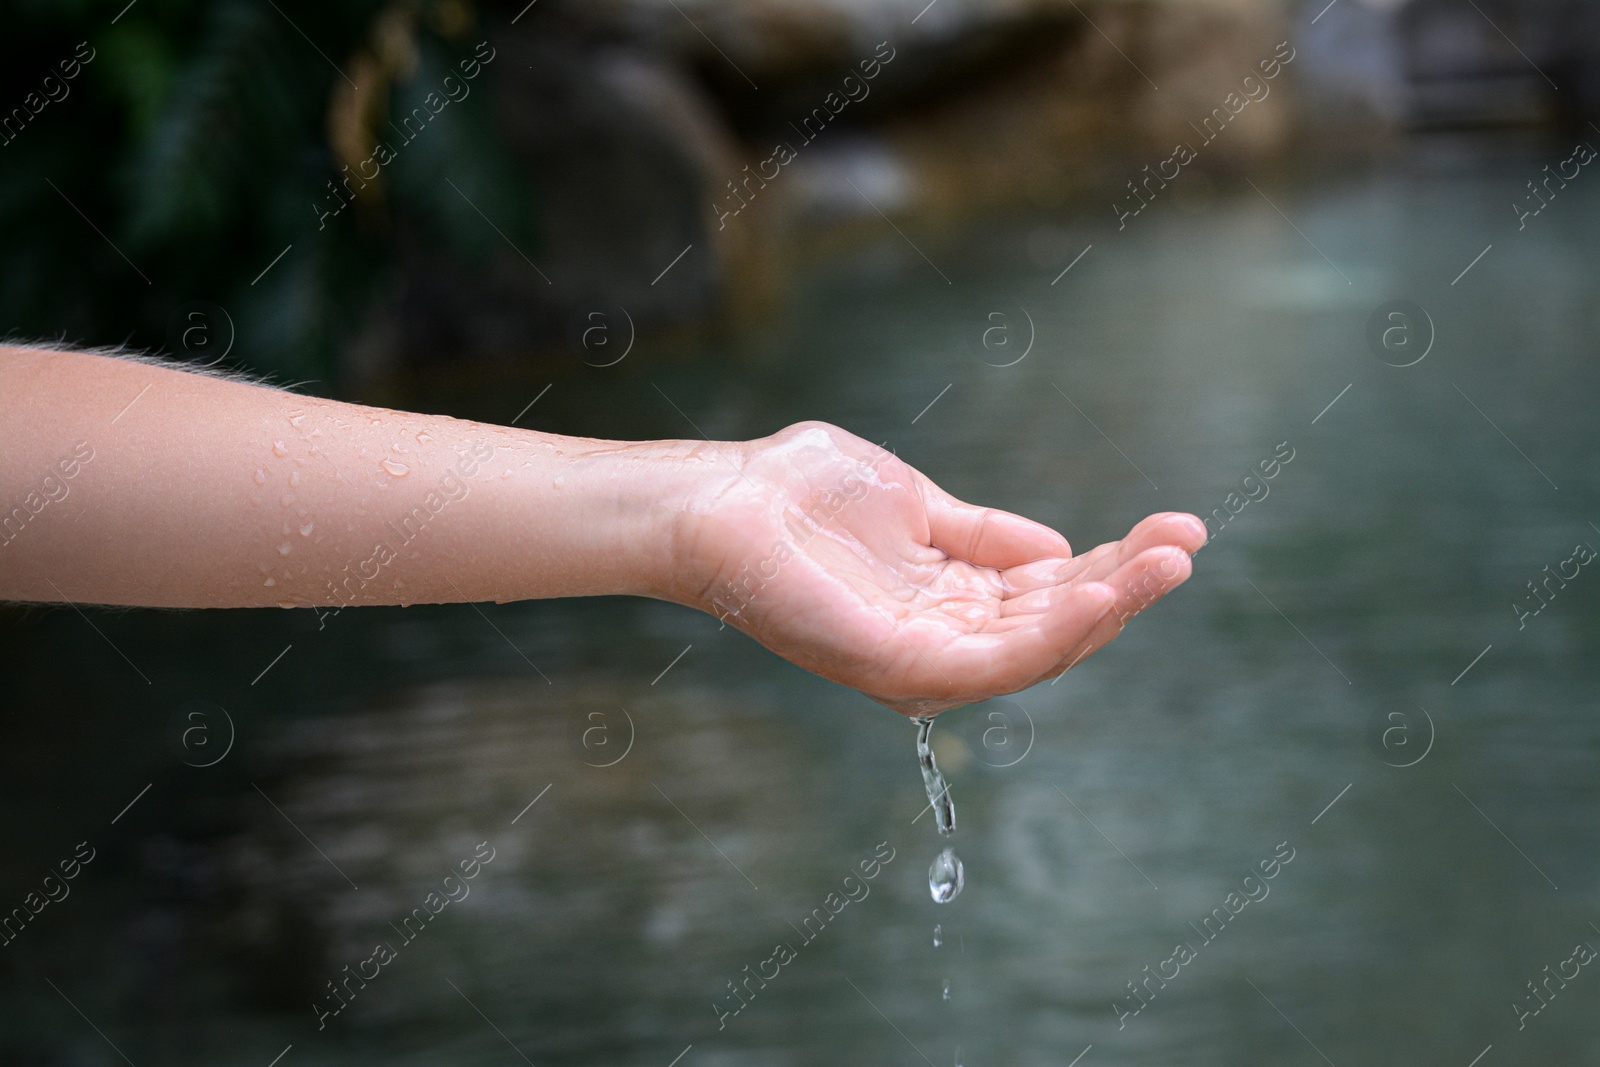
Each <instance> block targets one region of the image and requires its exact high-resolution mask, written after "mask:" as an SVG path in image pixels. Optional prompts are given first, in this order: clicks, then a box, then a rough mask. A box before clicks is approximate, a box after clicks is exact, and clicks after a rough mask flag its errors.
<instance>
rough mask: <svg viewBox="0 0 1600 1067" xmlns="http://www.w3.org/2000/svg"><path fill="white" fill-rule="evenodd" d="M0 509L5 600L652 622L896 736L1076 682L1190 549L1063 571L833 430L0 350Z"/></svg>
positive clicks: (1095, 557) (1112, 553)
mask: <svg viewBox="0 0 1600 1067" xmlns="http://www.w3.org/2000/svg"><path fill="white" fill-rule="evenodd" d="M85 455H90V456H91V458H88V459H84V458H83V457H84V456H85ZM69 469H70V470H71V474H70V475H69V474H68V473H67V472H68V470H69ZM0 506H3V507H4V508H6V509H8V510H5V511H3V512H0V599H5V600H14V601H36V602H50V603H62V602H71V603H76V604H83V603H92V604H117V605H135V606H148V607H169V608H215V607H263V606H272V605H278V606H281V607H310V608H315V609H317V610H318V611H319V612H323V611H328V610H332V609H342V608H343V607H347V606H356V605H363V604H417V603H460V602H470V601H483V600H494V601H499V602H504V601H508V600H522V599H532V598H540V597H558V596H593V595H602V594H629V595H635V596H648V597H655V598H658V599H662V600H669V601H673V602H675V603H679V604H685V605H688V606H690V607H694V608H697V609H700V610H703V611H707V612H710V613H712V614H714V615H716V616H717V617H719V618H721V619H723V620H724V621H725V622H726V623H727V624H728V625H731V626H734V627H737V628H738V629H740V630H743V631H744V632H745V633H747V634H749V635H750V636H751V637H754V638H755V639H756V640H757V641H760V642H761V643H762V644H763V645H765V646H766V647H768V648H769V649H771V650H772V651H774V652H776V653H778V654H779V655H781V656H784V657H785V658H787V659H789V660H792V661H793V662H795V663H797V664H799V665H800V666H802V667H805V668H806V669H808V670H811V671H814V672H815V673H817V674H820V675H822V676H823V677H825V678H829V679H831V680H833V681H835V682H839V683H840V684H842V685H847V686H851V687H852V688H855V689H858V690H860V691H861V692H863V693H865V694H867V695H868V696H870V697H872V698H873V699H874V700H877V701H879V702H881V703H883V704H885V705H887V706H889V707H891V708H893V709H894V710H896V711H898V712H901V713H903V714H907V715H922V714H934V713H936V712H938V711H942V710H945V709H947V708H952V707H957V706H959V705H962V704H968V703H972V702H974V701H979V700H985V699H988V698H989V697H992V696H997V695H1000V694H1004V693H1012V692H1016V691H1017V690H1020V689H1025V688H1027V687H1028V686H1031V685H1033V684H1035V683H1037V682H1039V681H1042V680H1045V679H1048V678H1052V677H1055V676H1056V675H1058V674H1060V673H1061V672H1063V671H1065V670H1067V669H1068V668H1069V667H1071V666H1073V665H1075V664H1076V663H1079V662H1081V661H1082V660H1083V659H1084V658H1086V657H1087V656H1088V655H1089V654H1091V653H1093V652H1094V651H1096V650H1097V649H1099V648H1101V647H1102V646H1104V645H1105V644H1106V643H1107V642H1109V641H1110V640H1112V639H1113V638H1114V637H1115V636H1116V635H1117V634H1118V633H1119V632H1120V631H1121V629H1122V627H1123V625H1124V624H1125V623H1126V622H1127V620H1128V619H1129V618H1131V617H1132V616H1133V615H1134V614H1136V613H1138V612H1139V611H1141V610H1143V609H1144V608H1146V607H1148V606H1149V605H1150V604H1152V603H1154V602H1155V601H1156V600H1158V599H1160V597H1161V596H1163V595H1164V594H1166V593H1167V592H1169V591H1170V590H1172V589H1173V588H1175V587H1176V586H1178V585H1179V584H1181V583H1182V582H1183V581H1184V580H1185V579H1186V578H1187V577H1188V576H1189V571H1190V556H1192V555H1193V554H1194V552H1196V551H1197V550H1198V549H1199V548H1200V546H1201V545H1202V544H1203V543H1204V541H1205V527H1204V526H1203V525H1202V524H1201V522H1200V520H1199V519H1197V518H1195V517H1194V516H1192V515H1184V514H1176V513H1163V514H1157V515H1152V516H1150V517H1149V518H1147V519H1145V520H1144V521H1142V522H1140V523H1139V524H1138V525H1137V526H1135V527H1134V528H1133V530H1132V531H1131V532H1130V533H1129V534H1128V536H1127V537H1125V538H1123V539H1122V540H1120V541H1113V542H1110V543H1108V544H1104V545H1101V546H1099V547H1098V548H1095V549H1093V550H1091V551H1089V552H1086V553H1084V554H1082V555H1078V556H1074V555H1073V554H1072V550H1071V548H1070V547H1069V546H1068V544H1067V541H1066V539H1065V538H1063V537H1062V536H1061V535H1060V534H1058V533H1056V532H1055V531H1053V530H1051V529H1049V528H1048V527H1045V526H1042V525H1040V524H1038V523H1035V522H1032V521H1031V520H1028V519H1025V518H1022V517H1021V516H1018V515H1013V514H1010V513H1007V512H1002V511H995V510H991V509H987V508H982V507H978V506H975V505H972V504H967V503H964V502H962V501H960V500H957V499H956V498H954V497H952V496H950V495H949V494H947V493H945V492H944V491H943V490H941V489H940V488H939V487H938V486H936V485H935V484H934V483H933V482H932V481H930V480H929V479H928V478H927V477H926V476H924V475H923V474H921V473H920V472H918V471H916V470H914V469H913V468H912V467H910V466H908V465H907V464H905V463H903V462H901V461H900V460H898V459H896V458H895V457H894V456H893V455H891V454H889V453H888V452H886V451H884V450H883V449H880V448H878V447H877V446H875V445H872V444H870V443H868V442H866V441H864V440H862V439H861V438H859V437H856V436H854V435H853V434H850V433H847V432H846V431H844V430H841V429H839V428H838V427H835V426H830V425H827V424H825V423H818V422H808V423H800V424H797V425H795V426H790V427H788V428H786V429H784V430H781V431H779V432H778V433H776V434H773V435H772V436H770V437H764V438H760V439H757V440H754V441H730V442H720V441H719V442H706V441H600V440H594V439H590V438H577V437H561V436H556V435H553V434H544V433H538V432H535V431H531V430H520V429H516V428H514V427H503V426H491V425H486V424H483V423H474V422H464V421H461V420H457V419H451V418H447V417H444V416H440V415H424V414H415V413H411V412H401V411H390V410H387V409H384V408H372V407H364V406H361V405H355V404H344V403H338V402H335V401H330V400H321V399H317V398H313V397H305V396H300V395H297V394H295V393H290V392H285V391H282V390H278V389H272V388H268V387H264V386H259V385H254V384H249V383H244V382H238V381H229V380H224V379H221V378H217V377H212V376H209V375H204V374H197V373H192V372H190V371H186V370H180V369H177V368H175V367H172V366H170V365H156V364H152V363H150V362H142V361H136V360H131V359H120V358H111V357H106V356H100V355H94V354H90V353H75V352H58V351H46V350H40V349H28V348H17V347H0Z"/></svg>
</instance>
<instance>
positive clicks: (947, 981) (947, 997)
mask: <svg viewBox="0 0 1600 1067" xmlns="http://www.w3.org/2000/svg"><path fill="white" fill-rule="evenodd" d="M944 1002H945V1003H946V1004H948V1003H950V979H948V978H946V979H945V980H944Z"/></svg>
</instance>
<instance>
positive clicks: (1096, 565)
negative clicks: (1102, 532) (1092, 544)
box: [1061, 511, 1206, 582]
mask: <svg viewBox="0 0 1600 1067" xmlns="http://www.w3.org/2000/svg"><path fill="white" fill-rule="evenodd" d="M1205 543H1206V528H1205V524H1204V523H1202V522H1201V521H1200V520H1199V519H1197V518H1195V517H1194V516H1193V515H1188V514H1185V513H1183V512H1178V511H1164V512H1161V513H1159V514H1156V515H1151V516H1150V517H1149V518H1146V519H1143V520H1141V521H1140V522H1139V523H1138V524H1137V525H1135V526H1134V528H1133V529H1132V530H1130V531H1128V536H1127V537H1124V538H1123V539H1122V540H1120V541H1108V542H1106V543H1105V544H1103V545H1100V546H1098V547H1096V548H1094V549H1091V550H1090V551H1088V552H1085V553H1084V554H1083V555H1081V556H1079V557H1078V558H1077V559H1076V560H1074V561H1073V563H1074V564H1076V566H1069V567H1066V568H1064V569H1063V572H1062V577H1061V580H1062V581H1074V580H1076V581H1088V582H1101V581H1105V580H1106V579H1107V578H1108V577H1110V576H1111V574H1113V573H1114V572H1115V571H1116V570H1117V569H1118V568H1119V567H1123V566H1126V565H1127V563H1128V561H1129V560H1132V559H1135V558H1137V557H1138V556H1139V555H1140V554H1141V553H1144V552H1148V551H1150V550H1151V549H1154V548H1160V547H1163V546H1166V545H1171V546H1175V547H1177V548H1179V549H1182V550H1183V552H1184V554H1185V555H1191V556H1192V555H1194V554H1195V553H1196V552H1198V551H1200V546H1202V545H1204V544H1205Z"/></svg>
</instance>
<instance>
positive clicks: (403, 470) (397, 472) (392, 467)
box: [379, 459, 411, 478]
mask: <svg viewBox="0 0 1600 1067" xmlns="http://www.w3.org/2000/svg"><path fill="white" fill-rule="evenodd" d="M379 466H381V467H382V468H383V469H384V470H386V471H388V472H389V473H390V474H392V475H394V476H395V477H396V478H403V477H405V476H406V474H407V473H408V472H409V471H410V470H411V468H410V467H408V466H406V465H405V464H404V463H399V462H396V461H395V460H392V459H385V460H383V461H382V462H381V463H380V464H379Z"/></svg>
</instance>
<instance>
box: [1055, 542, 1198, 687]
mask: <svg viewBox="0 0 1600 1067" xmlns="http://www.w3.org/2000/svg"><path fill="white" fill-rule="evenodd" d="M1192 567H1193V564H1192V563H1191V562H1190V559H1189V554H1188V553H1187V552H1183V551H1181V550H1179V549H1177V548H1175V547H1173V546H1164V547H1161V548H1155V549H1151V550H1149V551H1148V552H1144V553H1141V554H1140V555H1139V556H1137V557H1136V558H1134V559H1133V560H1131V561H1130V562H1128V563H1127V564H1125V565H1124V566H1123V567H1121V568H1119V569H1118V570H1117V571H1116V572H1115V573H1114V574H1112V575H1111V576H1110V577H1109V578H1108V579H1107V580H1106V582H1105V583H1103V584H1105V585H1108V586H1110V587H1111V588H1112V589H1113V590H1115V591H1116V593H1117V599H1116V602H1115V603H1114V604H1113V610H1111V611H1109V612H1107V613H1106V614H1105V615H1104V616H1103V617H1102V618H1101V619H1099V620H1098V621H1097V622H1096V623H1095V625H1094V626H1093V627H1092V628H1091V629H1090V631H1089V633H1088V634H1087V635H1085V637H1084V639H1083V640H1082V641H1080V642H1079V643H1078V644H1077V645H1076V646H1075V647H1074V648H1072V649H1071V650H1070V652H1069V653H1068V654H1067V655H1066V656H1064V657H1063V658H1062V659H1061V661H1060V662H1059V663H1058V664H1056V666H1055V668H1054V669H1053V670H1051V671H1050V673H1049V674H1048V675H1046V677H1052V678H1053V677H1056V676H1057V675H1060V674H1062V673H1064V672H1066V671H1068V670H1070V669H1071V668H1072V667H1074V666H1076V665H1077V664H1079V663H1081V662H1083V661H1084V660H1085V659H1088V658H1089V657H1090V656H1092V655H1093V654H1094V653H1096V652H1098V651H1099V650H1100V649H1102V648H1104V647H1105V646H1106V645H1108V644H1110V643H1111V642H1112V641H1113V640H1115V639H1116V637H1117V635H1118V634H1120V633H1121V632H1122V628H1123V627H1124V626H1126V625H1127V624H1128V622H1129V621H1130V620H1131V619H1132V618H1133V617H1134V616H1135V615H1137V614H1139V613H1140V612H1141V611H1143V610H1144V609H1145V608H1148V607H1149V606H1150V605H1151V604H1154V603H1155V602H1156V601H1157V600H1160V599H1161V598H1162V597H1164V596H1166V595H1167V594H1168V593H1170V592H1172V590H1174V589H1176V588H1177V587H1178V586H1180V585H1182V584H1183V583H1184V582H1185V581H1187V580H1188V578H1189V575H1190V573H1191V570H1192Z"/></svg>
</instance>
